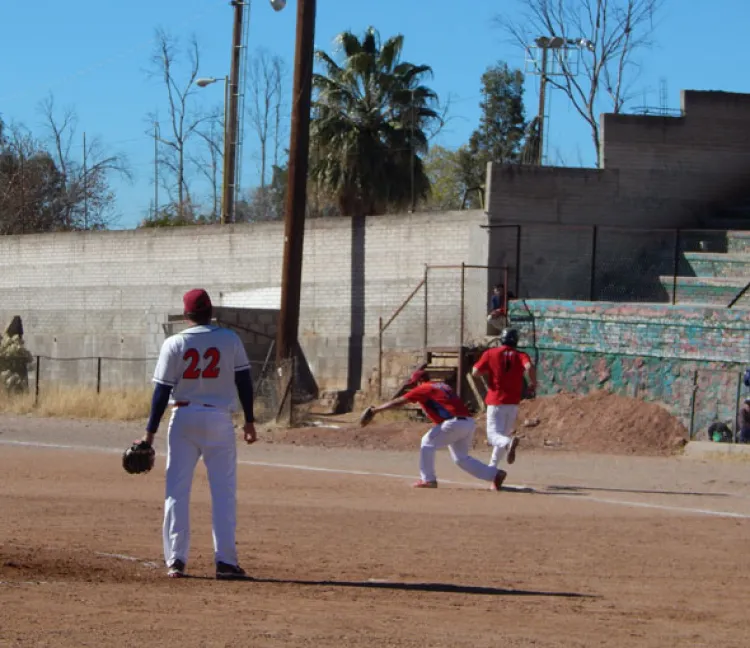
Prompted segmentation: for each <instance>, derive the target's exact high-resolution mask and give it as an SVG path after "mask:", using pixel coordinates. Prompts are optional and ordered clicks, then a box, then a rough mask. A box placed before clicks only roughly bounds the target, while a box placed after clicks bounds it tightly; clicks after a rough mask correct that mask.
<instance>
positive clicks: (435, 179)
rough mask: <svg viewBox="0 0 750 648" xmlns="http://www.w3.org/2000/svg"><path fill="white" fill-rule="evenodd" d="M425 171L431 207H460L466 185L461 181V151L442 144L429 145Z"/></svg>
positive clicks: (440, 208)
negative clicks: (428, 182)
mask: <svg viewBox="0 0 750 648" xmlns="http://www.w3.org/2000/svg"><path fill="white" fill-rule="evenodd" d="M424 166H425V173H426V174H427V178H428V179H429V181H430V198H429V200H428V202H427V205H428V206H429V207H430V208H431V209H439V210H450V209H460V208H461V204H462V202H463V198H464V193H465V192H466V188H467V187H466V185H465V183H464V181H463V173H462V167H461V152H460V151H458V150H451V149H448V148H445V147H444V146H431V147H430V150H429V152H428V153H427V155H426V156H425V159H424Z"/></svg>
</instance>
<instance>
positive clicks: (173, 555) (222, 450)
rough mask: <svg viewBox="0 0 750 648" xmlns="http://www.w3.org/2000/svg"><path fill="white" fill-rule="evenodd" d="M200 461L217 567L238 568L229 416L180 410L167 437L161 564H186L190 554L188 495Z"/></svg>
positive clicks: (232, 435)
mask: <svg viewBox="0 0 750 648" xmlns="http://www.w3.org/2000/svg"><path fill="white" fill-rule="evenodd" d="M201 456H203V463H205V464H206V472H207V473H208V483H209V486H210V488H211V517H212V526H213V541H214V556H215V560H216V562H224V563H228V564H230V565H236V564H237V548H236V546H235V529H236V526H237V441H236V438H235V433H234V424H233V423H232V416H231V414H230V413H229V412H225V411H222V410H218V409H209V408H199V407H192V406H187V407H180V408H176V409H175V410H174V411H173V412H172V418H171V419H170V421H169V430H168V432H167V478H166V494H165V500H164V560H165V561H166V563H167V565H170V564H171V563H172V562H173V561H175V560H181V561H182V562H183V563H186V564H187V561H188V554H189V553H190V491H191V488H192V485H193V473H194V472H195V465H196V464H197V463H198V459H199V458H200V457H201Z"/></svg>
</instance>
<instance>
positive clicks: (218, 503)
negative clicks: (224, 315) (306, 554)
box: [143, 289, 256, 579]
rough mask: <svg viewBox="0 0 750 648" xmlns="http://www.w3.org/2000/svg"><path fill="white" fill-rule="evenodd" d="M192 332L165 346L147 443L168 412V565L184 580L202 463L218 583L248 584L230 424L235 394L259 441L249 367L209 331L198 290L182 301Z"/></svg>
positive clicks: (230, 344) (236, 348)
mask: <svg viewBox="0 0 750 648" xmlns="http://www.w3.org/2000/svg"><path fill="white" fill-rule="evenodd" d="M183 305H184V312H185V317H186V318H187V319H188V320H190V322H191V323H192V324H193V326H191V327H190V328H188V329H186V330H184V331H182V332H181V333H178V334H176V335H173V336H171V337H169V338H167V340H165V342H164V344H163V345H162V348H161V352H160V354H159V360H158V362H157V364H156V370H155V371H154V379H153V380H154V383H155V386H154V395H153V400H152V404H151V415H150V417H149V421H148V424H147V425H146V434H145V436H144V437H143V438H144V440H145V441H147V442H149V443H153V439H154V435H155V434H156V431H157V429H158V427H159V421H160V420H161V417H162V415H163V414H164V411H165V410H166V408H167V406H168V405H170V406H171V407H172V416H171V419H170V421H169V429H168V431H167V474H166V494H165V503H164V560H165V562H166V564H167V568H168V571H167V575H168V576H170V577H171V578H180V577H182V576H184V575H185V566H186V565H187V561H188V554H189V551H190V519H189V515H190V490H191V486H192V482H193V472H194V471H195V465H196V463H197V462H198V459H199V458H200V457H201V456H202V457H203V462H204V463H205V465H206V471H207V473H208V481H209V485H210V488H211V509H212V523H213V543H214V557H215V562H216V578H218V579H241V578H247V574H246V573H245V571H244V570H243V569H242V568H241V567H240V566H239V564H238V560H237V550H236V547H235V527H236V508H237V446H236V440H235V434H234V425H233V423H232V412H233V411H234V410H235V402H236V399H235V394H236V395H237V396H238V397H239V401H240V404H241V405H242V409H243V412H244V415H245V425H244V438H245V441H246V442H247V443H254V442H255V440H256V432H255V425H254V422H253V421H254V419H253V387H252V381H251V378H250V363H249V361H248V358H247V354H246V352H245V348H244V346H243V344H242V341H241V340H240V338H239V337H238V336H237V334H236V333H235V332H234V331H231V330H229V329H226V328H221V327H219V326H214V325H212V324H211V317H212V305H211V299H210V297H209V296H208V293H206V291H205V290H202V289H195V290H190V291H189V292H187V293H185V295H184V297H183Z"/></svg>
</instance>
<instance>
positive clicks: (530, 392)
mask: <svg viewBox="0 0 750 648" xmlns="http://www.w3.org/2000/svg"><path fill="white" fill-rule="evenodd" d="M535 398H536V389H534V388H532V387H529V384H528V383H526V382H524V384H523V390H522V392H521V400H534V399H535Z"/></svg>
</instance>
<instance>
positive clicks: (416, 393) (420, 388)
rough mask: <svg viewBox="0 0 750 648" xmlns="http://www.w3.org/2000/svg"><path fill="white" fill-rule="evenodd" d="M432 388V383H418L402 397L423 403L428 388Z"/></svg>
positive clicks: (412, 401)
mask: <svg viewBox="0 0 750 648" xmlns="http://www.w3.org/2000/svg"><path fill="white" fill-rule="evenodd" d="M429 389H430V383H424V384H422V385H417V386H416V387H415V388H414V389H410V390H409V391H408V392H406V393H405V394H404V395H403V396H402V398H405V399H406V400H408V401H409V402H411V403H421V402H422V401H423V400H424V397H425V394H426V393H427V390H429Z"/></svg>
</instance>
